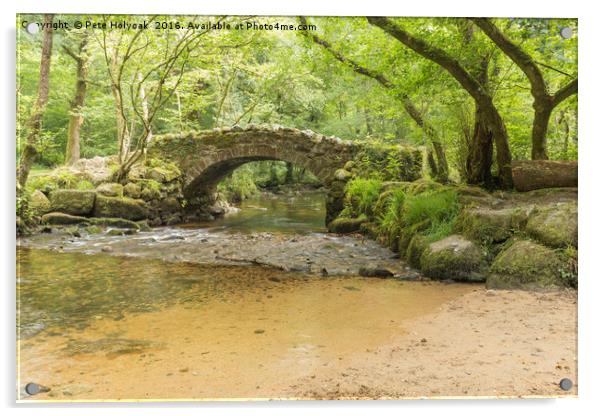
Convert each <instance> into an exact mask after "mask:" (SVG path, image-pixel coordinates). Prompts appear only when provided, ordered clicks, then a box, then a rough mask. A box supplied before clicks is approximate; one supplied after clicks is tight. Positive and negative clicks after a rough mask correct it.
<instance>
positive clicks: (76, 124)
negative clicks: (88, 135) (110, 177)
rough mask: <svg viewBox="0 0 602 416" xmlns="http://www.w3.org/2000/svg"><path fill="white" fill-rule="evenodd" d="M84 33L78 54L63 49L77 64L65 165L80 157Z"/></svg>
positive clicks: (85, 65)
mask: <svg viewBox="0 0 602 416" xmlns="http://www.w3.org/2000/svg"><path fill="white" fill-rule="evenodd" d="M86 33H87V32H85V33H84V35H83V36H84V37H83V38H82V40H81V42H80V44H79V48H78V53H77V54H74V53H73V52H71V51H70V50H69V49H68V48H66V47H65V50H67V53H69V55H71V57H72V58H74V59H75V62H76V64H77V80H76V82H75V96H74V97H73V100H72V101H71V111H70V114H69V127H68V128H67V148H66V150H65V164H67V165H73V164H74V163H75V162H77V161H78V160H79V157H80V130H81V126H82V124H83V123H84V116H83V114H82V108H83V107H84V102H85V100H86V87H87V78H88V61H89V59H88V55H87V54H86V46H87V44H88V36H87V34H86Z"/></svg>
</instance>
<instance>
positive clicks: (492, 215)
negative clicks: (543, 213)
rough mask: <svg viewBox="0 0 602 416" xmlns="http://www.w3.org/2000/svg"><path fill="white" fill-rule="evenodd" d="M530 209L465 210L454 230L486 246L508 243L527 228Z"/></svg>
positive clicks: (458, 218) (461, 213)
mask: <svg viewBox="0 0 602 416" xmlns="http://www.w3.org/2000/svg"><path fill="white" fill-rule="evenodd" d="M529 211H530V208H525V207H519V208H504V209H490V208H482V207H478V208H465V209H464V210H462V212H460V214H459V215H458V217H457V219H456V221H455V224H454V229H455V230H456V231H457V232H460V233H462V234H463V235H465V236H467V237H468V238H470V239H473V240H477V241H480V242H483V243H485V244H491V243H494V244H495V243H501V242H504V241H506V240H507V239H508V238H510V237H511V236H512V234H513V233H514V232H516V231H519V230H521V229H523V228H524V227H525V224H526V223H527V218H528V215H529Z"/></svg>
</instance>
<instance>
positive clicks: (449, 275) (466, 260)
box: [420, 234, 486, 282]
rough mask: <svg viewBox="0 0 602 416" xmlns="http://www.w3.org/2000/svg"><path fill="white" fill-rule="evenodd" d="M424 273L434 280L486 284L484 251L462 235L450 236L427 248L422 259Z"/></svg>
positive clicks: (421, 265) (421, 266) (421, 264)
mask: <svg viewBox="0 0 602 416" xmlns="http://www.w3.org/2000/svg"><path fill="white" fill-rule="evenodd" d="M420 268H421V270H422V272H423V273H424V274H425V275H426V276H428V277H430V278H433V279H439V280H445V279H453V280H457V281H467V282H484V281H485V278H486V275H485V270H486V263H485V253H484V251H483V249H482V248H481V247H479V246H477V245H476V244H474V243H473V242H472V241H470V240H467V239H466V238H464V237H463V236H461V235H457V234H454V235H450V236H449V237H446V238H444V239H442V240H439V241H436V242H434V243H431V244H429V245H428V246H427V248H426V249H425V250H424V253H422V256H421V257H420Z"/></svg>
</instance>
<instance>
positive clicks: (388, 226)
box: [378, 188, 406, 236]
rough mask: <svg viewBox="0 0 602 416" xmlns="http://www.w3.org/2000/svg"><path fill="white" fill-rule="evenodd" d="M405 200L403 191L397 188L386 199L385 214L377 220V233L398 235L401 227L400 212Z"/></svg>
mask: <svg viewBox="0 0 602 416" xmlns="http://www.w3.org/2000/svg"><path fill="white" fill-rule="evenodd" d="M405 200H406V194H405V192H404V191H403V189H400V188H397V189H394V190H393V191H392V192H391V195H390V196H389V198H388V202H387V208H386V210H385V213H384V214H383V215H382V217H380V218H379V219H378V227H379V231H380V232H381V233H382V234H384V235H387V236H392V235H399V233H400V232H401V229H402V227H403V221H402V210H403V204H404V202H405Z"/></svg>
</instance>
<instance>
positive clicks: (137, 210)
mask: <svg viewBox="0 0 602 416" xmlns="http://www.w3.org/2000/svg"><path fill="white" fill-rule="evenodd" d="M94 216H95V217H107V218H115V217H118V218H125V219H127V220H133V221H136V220H141V219H144V218H147V217H148V208H147V206H146V204H145V203H144V201H142V200H140V199H132V198H127V197H121V198H118V197H108V196H103V195H98V196H97V197H96V202H95V204H94Z"/></svg>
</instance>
